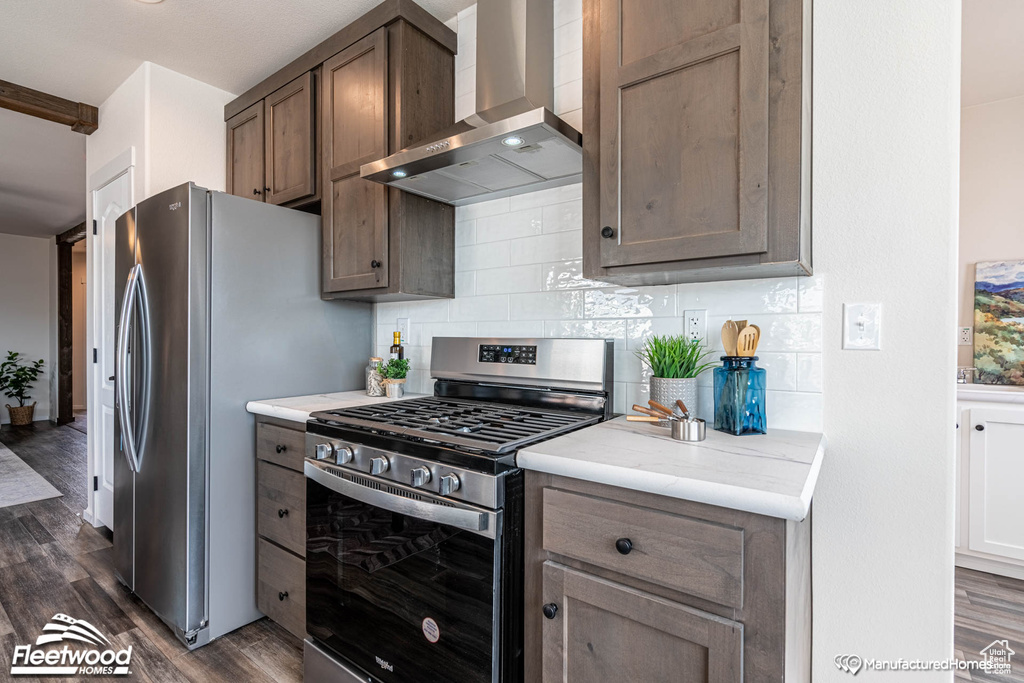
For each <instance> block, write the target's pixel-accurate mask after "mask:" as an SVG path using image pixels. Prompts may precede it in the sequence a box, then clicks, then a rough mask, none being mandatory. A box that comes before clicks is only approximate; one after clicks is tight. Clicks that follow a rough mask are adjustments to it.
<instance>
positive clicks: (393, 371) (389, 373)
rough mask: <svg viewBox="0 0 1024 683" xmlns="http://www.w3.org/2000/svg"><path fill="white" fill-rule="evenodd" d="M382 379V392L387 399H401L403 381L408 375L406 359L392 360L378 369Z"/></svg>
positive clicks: (403, 389)
mask: <svg viewBox="0 0 1024 683" xmlns="http://www.w3.org/2000/svg"><path fill="white" fill-rule="evenodd" d="M380 374H381V376H382V377H383V378H384V387H385V388H384V391H385V392H386V393H387V397H388V398H402V396H403V395H404V394H405V379H406V375H408V374H409V359H408V358H392V359H391V360H389V361H388V362H387V363H386V364H385V365H384V366H382V367H381V369H380Z"/></svg>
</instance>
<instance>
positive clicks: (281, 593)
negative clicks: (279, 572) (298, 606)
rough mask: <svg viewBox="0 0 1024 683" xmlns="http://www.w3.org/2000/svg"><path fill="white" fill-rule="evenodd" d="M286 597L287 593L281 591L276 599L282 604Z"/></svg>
mask: <svg viewBox="0 0 1024 683" xmlns="http://www.w3.org/2000/svg"><path fill="white" fill-rule="evenodd" d="M287 597H288V591H282V592H280V593H278V594H277V599H278V600H280V601H281V602H284V599H285V598H287Z"/></svg>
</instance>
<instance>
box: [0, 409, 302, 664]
mask: <svg viewBox="0 0 1024 683" xmlns="http://www.w3.org/2000/svg"><path fill="white" fill-rule="evenodd" d="M0 443H3V444H4V445H6V446H7V447H8V448H10V449H11V450H12V451H14V452H15V454H17V456H18V457H20V458H21V459H22V460H24V461H25V462H26V463H27V464H28V465H29V466H31V467H32V468H33V469H35V470H36V471H37V472H39V474H41V475H42V476H43V477H45V478H46V479H47V480H48V481H49V482H50V483H51V484H52V485H53V486H54V487H55V488H57V489H58V490H59V491H60V492H61V493H63V494H64V496H63V497H62V498H51V499H48V500H40V501H36V502H34V503H27V504H25V505H15V506H11V507H4V508H0V681H4V682H6V681H9V680H12V678H11V676H10V670H11V656H12V655H13V652H14V647H15V645H22V644H34V643H35V639H36V638H37V637H38V636H39V634H40V632H41V630H42V628H43V626H44V625H45V624H46V623H47V622H48V621H49V620H50V619H51V618H52V617H53V616H54V615H55V614H58V613H63V614H67V615H69V616H71V617H74V618H76V619H84V620H86V621H88V622H90V623H91V624H93V625H94V626H96V627H97V628H98V629H99V630H100V631H101V632H103V633H104V635H106V636H107V637H108V638H110V640H111V642H113V643H115V644H116V645H118V646H119V647H127V646H129V645H131V646H132V648H133V651H132V662H131V667H130V668H131V671H132V674H133V675H132V677H131V678H132V680H140V681H154V682H159V681H174V682H182V681H192V682H193V683H206V682H207V681H225V682H226V683H227V682H230V683H239V682H241V681H245V682H248V681H258V682H264V683H270V682H271V681H301V680H302V642H301V641H300V640H298V639H297V638H295V637H294V636H292V635H291V634H289V633H288V632H286V631H285V630H284V629H282V628H281V627H280V626H278V625H277V624H275V623H273V622H272V621H270V620H268V619H261V620H259V621H257V622H255V623H252V624H249V625H248V626H245V627H243V628H240V629H238V630H237V631H235V632H233V633H230V634H228V635H226V636H224V637H222V638H220V639H218V640H215V641H214V642H212V643H210V644H209V645H206V646H205V647H202V648H199V649H198V650H195V651H193V652H189V651H187V650H186V649H185V647H184V646H183V645H181V643H179V642H178V640H177V639H175V638H174V636H173V635H172V634H171V631H170V630H169V629H168V628H167V626H165V625H164V624H163V622H161V621H160V620H159V619H158V618H157V617H156V615H154V614H153V613H152V612H151V611H150V610H149V608H147V607H146V606H145V605H144V604H142V602H140V601H139V600H138V599H137V598H136V597H135V596H133V595H132V594H131V593H129V592H127V591H126V590H125V589H124V587H123V586H121V584H120V583H119V582H118V581H117V579H115V578H114V571H113V568H112V567H113V557H112V552H113V550H112V545H111V542H110V536H109V533H103V532H101V531H98V530H96V529H95V528H93V526H92V525H90V524H84V523H82V521H81V517H80V515H81V511H82V510H83V509H85V505H86V435H85V434H83V433H82V432H79V431H76V430H75V429H72V428H70V427H66V426H65V427H53V426H51V425H49V424H48V423H45V422H41V423H36V424H34V425H33V426H31V427H24V428H11V427H9V426H6V425H5V426H4V427H2V428H0ZM104 531H105V530H104ZM14 680H17V679H14ZM21 680H24V678H21ZM33 680H41V679H33ZM55 680H63V679H55Z"/></svg>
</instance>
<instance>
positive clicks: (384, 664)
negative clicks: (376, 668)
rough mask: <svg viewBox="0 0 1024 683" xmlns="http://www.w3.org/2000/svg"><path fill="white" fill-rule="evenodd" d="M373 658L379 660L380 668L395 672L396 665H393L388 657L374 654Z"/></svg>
mask: <svg viewBox="0 0 1024 683" xmlns="http://www.w3.org/2000/svg"><path fill="white" fill-rule="evenodd" d="M373 658H374V659H376V660H377V664H379V665H380V668H382V669H384V670H385V671H390V672H391V673H395V667H393V666H391V663H390V662H388V661H387V660H386V659H381V658H380V657H378V656H376V655H374V657H373Z"/></svg>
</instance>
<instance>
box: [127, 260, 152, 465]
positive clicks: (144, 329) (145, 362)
mask: <svg viewBox="0 0 1024 683" xmlns="http://www.w3.org/2000/svg"><path fill="white" fill-rule="evenodd" d="M135 267H136V268H138V274H137V276H136V279H137V280H138V306H139V310H138V315H137V316H136V322H137V324H138V329H139V341H140V342H141V344H140V345H141V347H142V348H141V351H142V353H141V363H140V365H141V367H142V377H143V378H144V381H142V382H140V383H139V387H140V389H141V391H140V392H139V393H137V394H136V396H135V414H136V415H137V416H138V424H136V425H135V427H134V428H133V429H132V447H133V448H134V450H135V471H136V472H138V471H139V470H141V469H142V459H143V457H144V456H145V454H146V453H145V446H146V428H147V427H148V425H149V396H150V390H149V387H150V383H151V380H152V373H151V372H150V359H151V357H152V353H151V351H152V345H151V343H150V334H149V294H148V293H147V292H146V274H145V272H144V271H143V269H142V264H141V263H139V264H137V265H136V266H135ZM134 379H135V378H134V377H133V382H132V385H133V386H135V382H134Z"/></svg>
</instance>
